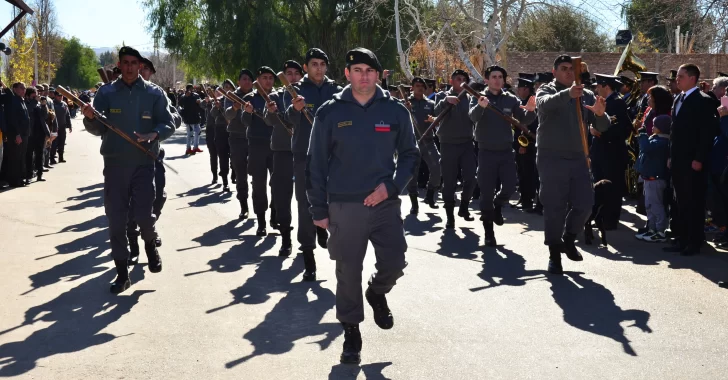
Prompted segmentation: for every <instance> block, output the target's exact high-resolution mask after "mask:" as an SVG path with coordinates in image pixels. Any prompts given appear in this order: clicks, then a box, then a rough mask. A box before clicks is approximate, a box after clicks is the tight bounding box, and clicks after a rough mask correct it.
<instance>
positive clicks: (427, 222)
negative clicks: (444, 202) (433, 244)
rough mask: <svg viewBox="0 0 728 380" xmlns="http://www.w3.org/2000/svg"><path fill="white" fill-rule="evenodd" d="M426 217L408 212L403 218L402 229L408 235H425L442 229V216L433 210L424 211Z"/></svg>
mask: <svg viewBox="0 0 728 380" xmlns="http://www.w3.org/2000/svg"><path fill="white" fill-rule="evenodd" d="M424 214H425V216H426V217H427V219H422V218H420V215H422V213H420V214H418V215H412V214H409V215H407V216H406V217H405V218H404V231H405V233H406V234H407V235H408V236H425V235H426V234H429V233H433V232H437V231H440V230H442V228H443V227H442V226H439V227H437V226H436V225H438V224H440V223H442V218H441V217H440V216H438V215H437V214H436V213H434V212H426V213H424Z"/></svg>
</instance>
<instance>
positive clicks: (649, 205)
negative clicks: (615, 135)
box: [635, 115, 672, 242]
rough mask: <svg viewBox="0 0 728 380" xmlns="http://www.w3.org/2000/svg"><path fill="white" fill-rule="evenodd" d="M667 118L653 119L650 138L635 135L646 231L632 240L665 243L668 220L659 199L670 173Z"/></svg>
mask: <svg viewBox="0 0 728 380" xmlns="http://www.w3.org/2000/svg"><path fill="white" fill-rule="evenodd" d="M671 125H672V119H671V118H670V116H668V115H660V116H657V117H655V118H654V120H653V123H652V135H651V136H648V135H647V132H646V131H644V130H643V131H642V132H641V133H640V134H639V136H638V139H639V144H640V156H639V165H638V167H639V173H640V177H641V178H642V179H643V180H644V192H645V208H646V210H647V232H645V233H642V234H637V235H635V237H636V238H637V239H640V240H644V241H648V242H665V241H666V240H667V238H666V237H665V230H666V229H667V226H668V224H669V219H668V217H667V214H666V212H665V205H664V203H663V198H664V194H665V187H666V186H667V179H668V177H669V175H670V170H669V169H668V168H667V160H668V158H669V157H670V126H671Z"/></svg>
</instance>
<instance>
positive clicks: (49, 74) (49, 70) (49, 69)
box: [48, 35, 51, 85]
mask: <svg viewBox="0 0 728 380" xmlns="http://www.w3.org/2000/svg"><path fill="white" fill-rule="evenodd" d="M50 84H51V36H50V35H49V36H48V85H50Z"/></svg>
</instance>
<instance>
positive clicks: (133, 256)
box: [127, 236, 139, 266]
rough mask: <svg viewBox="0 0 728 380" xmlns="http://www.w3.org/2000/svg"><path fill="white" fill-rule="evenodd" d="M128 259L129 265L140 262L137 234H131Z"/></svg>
mask: <svg viewBox="0 0 728 380" xmlns="http://www.w3.org/2000/svg"><path fill="white" fill-rule="evenodd" d="M127 261H128V265H129V266H133V265H136V264H137V263H138V262H139V239H137V237H136V236H129V259H128V260H127Z"/></svg>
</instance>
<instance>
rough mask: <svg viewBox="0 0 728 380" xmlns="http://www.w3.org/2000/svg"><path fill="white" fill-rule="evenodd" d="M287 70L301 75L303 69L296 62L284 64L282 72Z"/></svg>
mask: <svg viewBox="0 0 728 380" xmlns="http://www.w3.org/2000/svg"><path fill="white" fill-rule="evenodd" d="M288 69H296V70H298V72H299V73H301V74H303V67H301V65H300V64H298V62H296V61H286V63H284V64H283V71H286V70H288Z"/></svg>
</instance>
